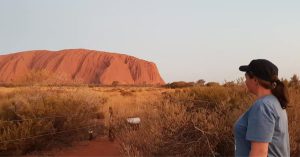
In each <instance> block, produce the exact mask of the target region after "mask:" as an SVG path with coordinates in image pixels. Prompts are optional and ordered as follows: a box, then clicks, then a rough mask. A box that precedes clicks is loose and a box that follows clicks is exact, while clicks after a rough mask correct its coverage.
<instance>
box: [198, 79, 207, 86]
mask: <svg viewBox="0 0 300 157" xmlns="http://www.w3.org/2000/svg"><path fill="white" fill-rule="evenodd" d="M196 84H197V85H199V86H204V84H205V80H203V79H200V80H198V81H197V82H196Z"/></svg>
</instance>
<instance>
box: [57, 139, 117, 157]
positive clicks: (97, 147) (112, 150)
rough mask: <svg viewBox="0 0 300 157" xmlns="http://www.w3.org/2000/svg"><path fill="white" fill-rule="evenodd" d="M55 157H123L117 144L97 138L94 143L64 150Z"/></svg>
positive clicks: (81, 143)
mask: <svg viewBox="0 0 300 157" xmlns="http://www.w3.org/2000/svg"><path fill="white" fill-rule="evenodd" d="M54 156H57V157H60V156H61V157H62V156H121V154H120V149H119V146H118V144H117V143H115V142H114V143H113V142H110V141H109V140H108V139H105V138H96V139H94V140H92V141H84V142H80V143H77V144H75V145H74V146H73V147H70V148H64V149H62V150H61V151H59V152H57V153H55V154H54Z"/></svg>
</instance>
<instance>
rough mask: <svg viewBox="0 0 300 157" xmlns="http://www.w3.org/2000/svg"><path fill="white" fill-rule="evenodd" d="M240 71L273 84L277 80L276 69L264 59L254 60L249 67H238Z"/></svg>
mask: <svg viewBox="0 0 300 157" xmlns="http://www.w3.org/2000/svg"><path fill="white" fill-rule="evenodd" d="M239 69H240V71H243V72H252V73H253V75H254V76H256V77H258V78H259V79H262V80H265V81H269V82H274V81H276V80H278V68H277V66H276V65H275V64H273V63H272V62H270V61H268V60H266V59H255V60H252V61H251V62H250V64H249V65H243V66H240V68H239Z"/></svg>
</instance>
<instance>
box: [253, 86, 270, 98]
mask: <svg viewBox="0 0 300 157" xmlns="http://www.w3.org/2000/svg"><path fill="white" fill-rule="evenodd" d="M271 94H272V91H271V90H270V89H265V88H259V89H258V90H257V92H256V94H255V95H256V96H257V98H258V99H259V98H261V97H264V96H267V95H271Z"/></svg>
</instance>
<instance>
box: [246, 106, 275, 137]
mask: <svg viewBox="0 0 300 157" xmlns="http://www.w3.org/2000/svg"><path fill="white" fill-rule="evenodd" d="M267 105H268V104H264V103H263V102H262V101H259V102H256V103H255V104H254V105H253V107H252V109H251V110H250V112H249V115H248V126H247V133H246V139H247V140H248V141H256V142H271V141H272V137H273V133H274V129H275V121H276V119H275V116H274V113H273V112H272V109H271V108H270V107H268V106H267Z"/></svg>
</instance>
